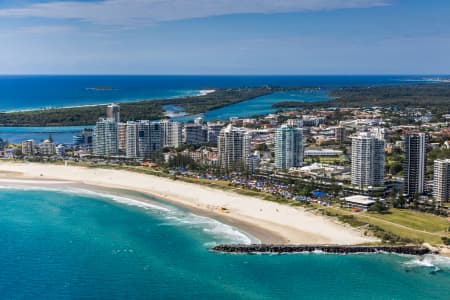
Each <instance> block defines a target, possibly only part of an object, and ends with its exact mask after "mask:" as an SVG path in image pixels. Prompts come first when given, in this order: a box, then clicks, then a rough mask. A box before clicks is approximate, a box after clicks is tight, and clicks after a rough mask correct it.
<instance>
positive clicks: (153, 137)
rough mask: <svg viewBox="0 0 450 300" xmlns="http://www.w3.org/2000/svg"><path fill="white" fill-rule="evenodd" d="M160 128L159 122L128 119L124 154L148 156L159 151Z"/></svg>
mask: <svg viewBox="0 0 450 300" xmlns="http://www.w3.org/2000/svg"><path fill="white" fill-rule="evenodd" d="M160 131H161V129H160V125H159V122H151V121H148V120H143V121H137V122H134V121H128V122H127V129H126V156H127V157H129V158H150V157H154V156H155V155H158V154H159V153H160V152H161V138H160V137H161V132H160Z"/></svg>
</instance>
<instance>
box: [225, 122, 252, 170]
mask: <svg viewBox="0 0 450 300" xmlns="http://www.w3.org/2000/svg"><path fill="white" fill-rule="evenodd" d="M250 143H251V136H250V135H249V134H248V133H247V132H246V131H245V130H244V129H242V128H238V127H234V126H232V125H231V124H229V125H228V126H227V127H225V128H223V129H222V130H221V131H220V134H219V138H218V148H219V164H220V166H221V167H222V168H225V169H230V170H233V169H241V168H242V166H245V165H246V158H247V157H248V155H249V154H250V149H251V147H250V146H251V145H250Z"/></svg>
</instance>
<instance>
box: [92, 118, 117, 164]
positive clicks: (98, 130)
mask: <svg viewBox="0 0 450 300" xmlns="http://www.w3.org/2000/svg"><path fill="white" fill-rule="evenodd" d="M92 139H93V148H94V154H95V155H99V156H111V155H116V154H117V150H118V148H117V123H116V122H115V120H114V119H103V118H102V119H99V120H98V121H97V123H96V125H95V129H94V134H93V137H92Z"/></svg>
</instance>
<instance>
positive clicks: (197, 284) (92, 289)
mask: <svg viewBox="0 0 450 300" xmlns="http://www.w3.org/2000/svg"><path fill="white" fill-rule="evenodd" d="M149 201H150V202H149V203H148V204H143V205H140V204H139V205H138V206H136V205H137V204H136V202H135V201H133V200H132V199H129V198H126V196H125V197H117V196H110V195H106V194H98V193H95V194H93V193H86V192H83V191H80V190H72V191H71V190H67V189H65V190H64V191H62V190H61V191H58V190H54V189H53V190H45V189H42V188H37V189H33V188H31V187H27V188H22V187H17V188H12V187H3V188H2V190H1V193H0V208H1V209H0V240H1V241H2V242H3V247H2V251H0V265H1V266H2V268H0V290H1V291H2V298H5V299H18V298H21V299H29V298H33V299H74V298H75V299H81V298H93V299H122V298H127V299H346V300H353V299H408V300H414V299H447V298H448V295H449V294H450V285H449V284H448V283H449V282H450V262H449V260H448V259H446V258H443V257H438V256H433V255H429V256H426V257H424V258H418V257H413V256H400V255H390V254H361V255H331V254H320V253H316V254H290V255H232V254H219V253H213V252H210V251H209V248H210V247H211V246H213V245H216V244H218V243H250V242H252V239H251V238H250V237H249V236H248V235H247V234H245V233H242V232H240V231H239V230H237V229H235V228H233V227H231V226H228V225H225V224H222V223H220V222H218V221H215V220H213V219H211V218H208V217H202V216H198V215H195V214H193V213H190V212H189V211H186V210H185V209H183V208H179V207H176V206H173V205H169V204H167V203H165V202H164V201H162V200H159V199H156V198H153V199H149ZM37 274H38V275H37ZM36 276H39V277H36Z"/></svg>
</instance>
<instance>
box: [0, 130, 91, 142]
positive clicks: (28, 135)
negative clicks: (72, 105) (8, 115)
mask: <svg viewBox="0 0 450 300" xmlns="http://www.w3.org/2000/svg"><path fill="white" fill-rule="evenodd" d="M85 128H94V126H60V127H50V126H49V127H0V138H2V139H3V140H5V141H8V142H10V143H13V144H19V143H21V142H22V141H24V140H30V139H32V140H34V141H35V142H36V143H39V142H40V141H42V140H46V139H48V137H49V136H50V135H51V136H52V138H53V140H54V141H55V142H56V143H61V144H71V143H72V138H73V136H74V135H77V134H79V133H80V131H81V130H83V129H85Z"/></svg>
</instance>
